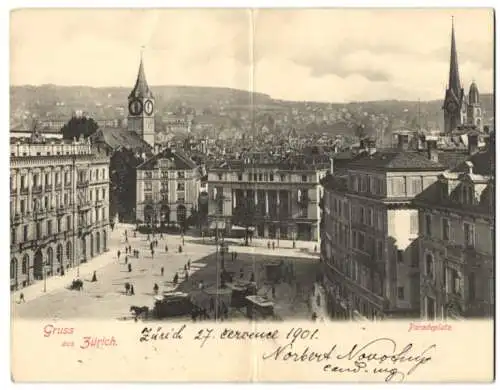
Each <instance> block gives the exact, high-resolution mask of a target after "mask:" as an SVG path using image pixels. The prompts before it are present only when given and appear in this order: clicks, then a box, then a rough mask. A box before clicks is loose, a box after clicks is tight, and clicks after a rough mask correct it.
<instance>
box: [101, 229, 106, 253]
mask: <svg viewBox="0 0 500 390" xmlns="http://www.w3.org/2000/svg"><path fill="white" fill-rule="evenodd" d="M106 240H107V236H106V230H103V231H102V249H103V250H106V245H107V242H106Z"/></svg>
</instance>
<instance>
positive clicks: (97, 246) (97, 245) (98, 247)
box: [95, 232, 101, 253]
mask: <svg viewBox="0 0 500 390" xmlns="http://www.w3.org/2000/svg"><path fill="white" fill-rule="evenodd" d="M95 251H96V252H97V253H101V233H99V232H97V233H96V234H95Z"/></svg>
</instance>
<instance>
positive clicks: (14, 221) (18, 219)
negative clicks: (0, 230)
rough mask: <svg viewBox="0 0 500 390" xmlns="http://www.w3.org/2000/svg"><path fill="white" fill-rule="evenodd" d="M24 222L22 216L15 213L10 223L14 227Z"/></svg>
mask: <svg viewBox="0 0 500 390" xmlns="http://www.w3.org/2000/svg"><path fill="white" fill-rule="evenodd" d="M21 221H22V216H21V214H20V213H14V214H13V215H11V216H10V223H11V224H14V225H18V224H20V223H21Z"/></svg>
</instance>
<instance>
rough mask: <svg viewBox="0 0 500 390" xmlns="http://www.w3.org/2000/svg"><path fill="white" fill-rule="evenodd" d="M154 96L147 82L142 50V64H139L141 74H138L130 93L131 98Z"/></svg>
mask: <svg viewBox="0 0 500 390" xmlns="http://www.w3.org/2000/svg"><path fill="white" fill-rule="evenodd" d="M152 96H153V94H152V93H151V90H150V89H149V85H148V82H147V81H146V73H145V72H144V63H143V61H142V50H141V62H140V64H139V73H138V74H137V80H136V82H135V86H134V89H133V90H132V92H130V95H129V98H132V97H136V98H150V97H152Z"/></svg>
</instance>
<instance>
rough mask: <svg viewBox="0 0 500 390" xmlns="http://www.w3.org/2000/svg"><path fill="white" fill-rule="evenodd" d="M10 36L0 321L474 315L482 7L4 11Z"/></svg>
mask: <svg viewBox="0 0 500 390" xmlns="http://www.w3.org/2000/svg"><path fill="white" fill-rule="evenodd" d="M10 34H11V37H10V40H11V48H10V50H11V54H10V56H11V58H10V63H11V68H10V129H9V130H10V294H11V317H12V323H13V325H12V326H13V327H15V326H16V325H15V324H16V322H17V321H21V320H22V321H39V322H40V323H41V324H55V325H51V326H52V327H51V328H50V327H49V328H48V329H46V328H44V332H48V334H49V336H50V335H51V334H52V335H53V334H55V333H57V332H60V333H64V332H65V331H64V329H63V328H58V325H57V323H58V322H57V321H81V320H89V321H107V322H114V323H117V324H118V323H130V324H135V326H139V327H145V326H146V327H147V326H149V325H148V324H153V323H154V324H160V325H161V326H163V327H165V328H170V327H171V326H176V325H175V324H180V323H182V324H187V326H191V325H192V326H198V325H200V326H205V325H206V326H217V324H219V325H221V324H222V325H224V326H230V325H226V324H232V323H237V322H241V321H243V322H251V323H263V322H266V323H268V322H269V323H271V324H274V323H276V324H279V323H288V322H290V323H291V322H293V321H304V322H305V323H307V324H310V326H315V325H314V324H328V323H337V322H339V323H349V324H353V325H352V326H358V325H359V326H364V325H363V324H367V326H368V324H371V323H385V322H386V321H389V322H390V321H391V320H399V321H406V324H407V325H406V328H409V329H408V332H411V331H418V330H419V326H425V325H422V324H424V323H432V322H436V323H437V325H436V326H437V327H438V328H439V327H443V328H442V329H445V327H446V326H448V325H446V324H447V323H448V321H462V320H489V321H492V320H493V317H494V306H495V273H494V256H495V255H494V253H495V252H494V247H495V244H494V243H495V184H494V182H495V105H494V102H495V95H494V93H495V91H494V11H493V10H492V9H487V8H477V9H474V8H471V9H438V8H436V9H424V8H423V9H244V8H242V9H157V10H154V9H18V10H14V11H12V13H11V28H10ZM210 324H212V325H210ZM213 324H216V325H213ZM155 326H156V325H155ZM412 327H413V328H412ZM406 328H405V329H406ZM141 329H142V328H141ZM422 329H423V328H422ZM440 329H441V328H440ZM438 330H439V329H438ZM45 336H46V335H45ZM46 337H48V336H46ZM103 342H104V341H103Z"/></svg>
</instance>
